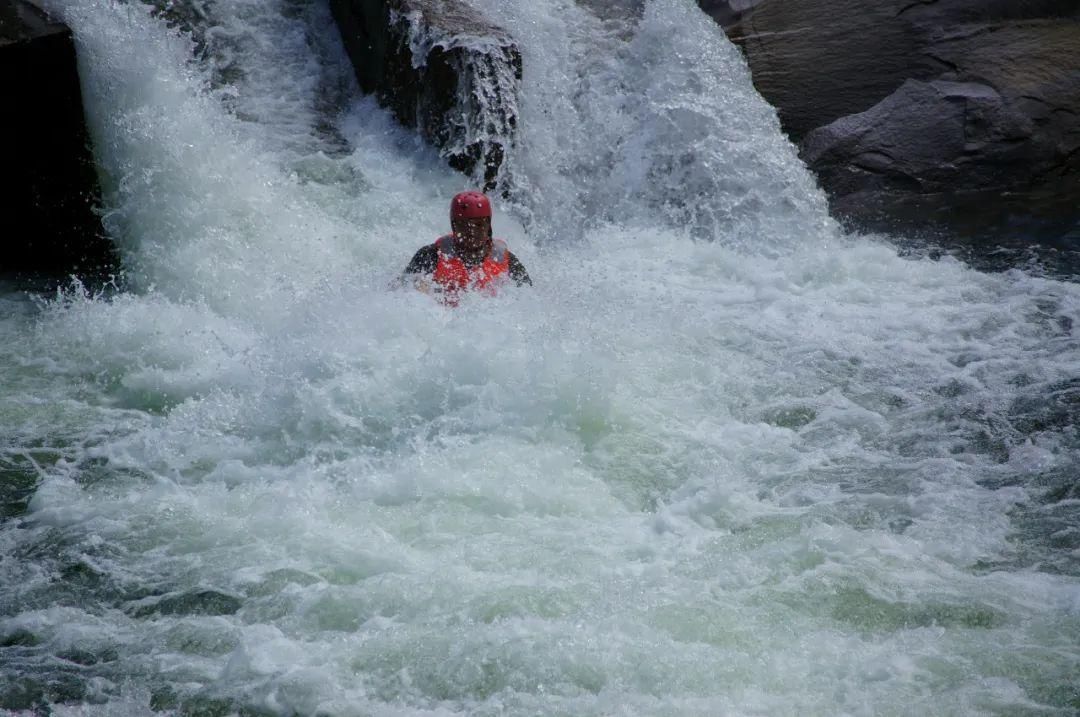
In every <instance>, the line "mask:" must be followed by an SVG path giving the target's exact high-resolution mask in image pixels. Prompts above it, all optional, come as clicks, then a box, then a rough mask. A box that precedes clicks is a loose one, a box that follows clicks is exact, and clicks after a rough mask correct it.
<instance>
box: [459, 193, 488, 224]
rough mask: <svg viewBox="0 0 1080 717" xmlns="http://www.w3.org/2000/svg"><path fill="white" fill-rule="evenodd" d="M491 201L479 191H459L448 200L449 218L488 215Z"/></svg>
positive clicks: (469, 217) (470, 217)
mask: <svg viewBox="0 0 1080 717" xmlns="http://www.w3.org/2000/svg"><path fill="white" fill-rule="evenodd" d="M490 216H491V202H489V201H488V198H487V197H486V196H484V195H483V193H481V192H461V193H460V194H457V195H455V196H454V198H453V199H451V200H450V219H452V220H453V219H473V218H475V217H490Z"/></svg>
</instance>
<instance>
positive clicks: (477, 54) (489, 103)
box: [331, 0, 522, 189]
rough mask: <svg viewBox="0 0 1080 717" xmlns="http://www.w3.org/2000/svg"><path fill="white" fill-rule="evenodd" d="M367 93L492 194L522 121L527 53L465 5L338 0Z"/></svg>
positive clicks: (434, 0)
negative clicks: (520, 93)
mask: <svg viewBox="0 0 1080 717" xmlns="http://www.w3.org/2000/svg"><path fill="white" fill-rule="evenodd" d="M331 8H332V10H333V13H334V18H335V20H336V21H337V23H338V27H339V28H340V30H341V35H342V39H343V40H344V42H345V48H346V50H347V51H348V53H349V56H350V58H351V59H352V62H353V66H354V67H355V68H356V76H357V78H358V79H359V81H360V85H361V87H363V89H364V91H366V92H369V93H373V94H375V95H376V97H378V99H379V101H380V102H381V103H382V104H383V105H384V106H386V107H388V108H389V109H390V110H391V111H393V113H394V115H395V116H396V117H397V118H398V120H399V121H400V122H401V123H402V124H403V125H405V126H407V127H415V128H416V129H417V130H419V132H420V133H421V135H423V136H424V137H425V138H426V139H428V140H429V141H430V142H431V143H432V144H434V145H435V146H436V147H438V148H439V151H440V153H441V154H442V155H443V156H444V157H446V159H447V160H448V162H449V163H450V165H451V166H453V167H454V168H455V169H458V170H460V171H462V172H465V173H467V174H471V175H472V176H473V177H475V178H476V179H477V181H478V182H479V183H481V184H483V186H484V187H485V188H486V189H492V188H494V187H496V186H497V185H498V184H499V180H500V176H501V172H503V171H504V167H503V162H504V159H505V154H506V150H507V149H508V148H509V146H510V145H511V143H513V141H514V138H515V135H516V132H517V123H518V109H517V107H518V102H517V99H518V91H519V86H520V82H521V72H522V67H521V55H520V53H519V52H518V49H517V46H516V45H515V44H514V42H513V41H512V40H511V38H510V37H509V36H508V35H507V34H506V32H505V31H503V30H502V29H500V28H498V27H496V26H494V25H492V24H491V23H490V22H488V21H487V20H485V19H484V18H483V17H481V16H480V15H479V14H477V12H476V11H475V10H473V9H471V8H470V7H469V6H468V5H465V4H463V3H461V2H458V1H457V0H331Z"/></svg>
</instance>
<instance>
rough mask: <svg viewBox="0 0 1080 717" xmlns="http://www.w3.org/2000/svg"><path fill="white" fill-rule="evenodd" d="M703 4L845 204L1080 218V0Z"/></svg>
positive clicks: (850, 212) (893, 212)
mask: <svg viewBox="0 0 1080 717" xmlns="http://www.w3.org/2000/svg"><path fill="white" fill-rule="evenodd" d="M700 3H701V5H702V7H703V9H705V10H706V11H707V12H710V13H711V14H712V15H713V17H715V18H716V19H717V20H718V21H720V22H721V23H722V24H724V26H725V28H726V29H727V31H728V34H729V36H731V37H732V39H734V40H735V41H736V42H737V43H739V44H740V46H741V47H742V48H743V50H744V51H745V54H746V57H747V60H748V62H749V64H750V68H751V70H752V72H753V77H754V83H755V85H756V86H757V88H758V90H759V91H760V92H761V93H762V95H764V96H765V98H766V99H767V100H768V101H769V102H771V103H772V104H773V105H774V106H776V107H777V111H778V114H779V116H780V119H781V123H782V124H783V126H784V129H785V130H786V131H787V132H788V134H789V135H790V136H791V138H792V139H793V140H794V141H796V142H799V143H800V149H801V151H802V155H803V158H804V159H805V160H806V161H807V163H808V165H809V166H810V167H811V168H812V169H814V170H815V171H816V172H817V174H818V177H819V178H820V180H821V183H822V186H823V187H824V188H825V190H826V191H827V192H828V194H829V195H830V198H831V200H832V204H833V208H834V210H835V211H836V212H837V213H838V214H839V215H841V216H842V217H846V218H849V219H852V220H854V222H855V223H857V224H868V225H870V226H873V227H875V228H878V227H882V226H886V227H888V226H889V225H894V226H895V225H897V224H900V225H905V224H909V223H915V224H920V223H929V224H937V225H939V226H942V227H946V228H948V225H950V224H952V225H954V227H955V226H956V225H957V223H959V224H963V225H964V227H963V228H964V231H976V232H978V231H980V228H979V227H978V224H979V223H980V220H979V217H980V216H982V217H984V218H985V219H984V221H983V223H997V222H1002V221H1004V222H1009V221H1010V219H1009V217H1015V216H1020V215H1027V216H1029V217H1035V218H1036V219H1037V220H1039V221H1041V220H1046V222H1048V223H1049V225H1052V226H1053V227H1056V228H1055V229H1053V230H1052V231H1059V230H1060V231H1064V232H1067V230H1068V228H1069V227H1070V226H1072V225H1074V224H1075V223H1076V222H1077V221H1078V220H1080V210H1077V209H1076V207H1077V206H1080V2H1077V0H1030V1H1027V2H1015V1H1014V0H981V1H977V0H884V1H883V2H875V3H864V2H858V1H857V0H815V1H814V2H810V0H786V1H784V2H781V1H780V0H700ZM988 202H989V204H988ZM922 220H928V221H922Z"/></svg>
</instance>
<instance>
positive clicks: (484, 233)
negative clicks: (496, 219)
mask: <svg viewBox="0 0 1080 717" xmlns="http://www.w3.org/2000/svg"><path fill="white" fill-rule="evenodd" d="M450 226H451V228H453V230H454V236H456V237H457V239H458V241H459V242H460V243H461V248H462V249H464V250H465V251H480V250H481V249H487V248H488V245H489V244H490V243H491V217H476V218H473V219H455V220H453V221H452V222H450Z"/></svg>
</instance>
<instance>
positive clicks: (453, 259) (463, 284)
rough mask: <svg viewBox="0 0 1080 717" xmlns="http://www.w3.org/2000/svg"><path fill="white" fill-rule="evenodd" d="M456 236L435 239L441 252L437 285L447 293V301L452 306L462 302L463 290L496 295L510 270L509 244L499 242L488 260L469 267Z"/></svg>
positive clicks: (493, 242) (436, 279)
mask: <svg viewBox="0 0 1080 717" xmlns="http://www.w3.org/2000/svg"><path fill="white" fill-rule="evenodd" d="M455 243H456V242H455V240H454V235H453V234H447V235H446V236H441V237H439V238H438V239H436V240H435V248H436V249H437V250H438V253H439V262H438V264H436V265H435V275H434V277H433V278H434V279H435V283H436V284H438V285H439V286H440V287H441V288H442V290H443V302H444V303H446V304H449V305H451V306H455V305H457V303H458V294H459V293H460V292H461V291H463V290H479V291H482V292H483V293H485V294H487V295H488V296H491V295H494V294H495V291H496V289H497V287H498V285H499V284H500V283H501V281H500V280H499V279H500V277H505V275H506V274H507V272H509V271H510V250H509V249H507V248H506V242H504V241H503V240H502V239H495V240H494V241H492V244H491V251H490V252H488V255H487V256H485V257H484V261H483V262H481V263H480V264H478V265H477V266H473V267H468V266H465V262H464V261H462V260H461V258H460V257H458V255H457V251H456V249H455Z"/></svg>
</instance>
